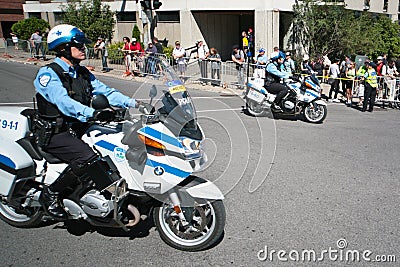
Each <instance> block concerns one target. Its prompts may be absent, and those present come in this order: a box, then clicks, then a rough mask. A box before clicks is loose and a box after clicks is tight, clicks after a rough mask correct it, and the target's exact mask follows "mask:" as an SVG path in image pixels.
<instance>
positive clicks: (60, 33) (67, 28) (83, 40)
mask: <svg viewBox="0 0 400 267" xmlns="http://www.w3.org/2000/svg"><path fill="white" fill-rule="evenodd" d="M71 43H76V44H89V43H91V41H90V39H88V38H87V37H86V35H85V33H84V32H83V31H81V30H80V29H78V28H77V27H75V26H72V25H68V24H61V25H57V26H55V27H54V28H52V29H51V30H50V32H49V34H48V37H47V44H48V48H49V50H53V51H56V52H59V51H57V50H58V49H57V47H59V46H60V45H62V44H71ZM67 48H68V45H67ZM67 50H69V51H70V49H67Z"/></svg>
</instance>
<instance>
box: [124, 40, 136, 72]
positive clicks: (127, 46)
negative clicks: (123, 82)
mask: <svg viewBox="0 0 400 267" xmlns="http://www.w3.org/2000/svg"><path fill="white" fill-rule="evenodd" d="M122 40H123V41H124V46H123V47H122V51H123V52H124V57H125V58H124V59H125V73H124V75H131V74H132V72H131V63H132V51H133V49H134V48H133V45H132V44H131V41H130V39H129V37H126V36H125V37H124V38H123V39H122Z"/></svg>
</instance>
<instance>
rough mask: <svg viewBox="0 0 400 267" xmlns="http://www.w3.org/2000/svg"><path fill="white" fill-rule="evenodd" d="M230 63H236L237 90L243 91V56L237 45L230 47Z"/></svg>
mask: <svg viewBox="0 0 400 267" xmlns="http://www.w3.org/2000/svg"><path fill="white" fill-rule="evenodd" d="M231 58H232V61H233V62H235V63H236V66H235V67H236V70H237V78H238V83H237V87H238V88H239V89H243V86H244V64H245V56H244V52H243V50H242V49H240V48H239V46H238V45H234V46H233V47H232V56H231Z"/></svg>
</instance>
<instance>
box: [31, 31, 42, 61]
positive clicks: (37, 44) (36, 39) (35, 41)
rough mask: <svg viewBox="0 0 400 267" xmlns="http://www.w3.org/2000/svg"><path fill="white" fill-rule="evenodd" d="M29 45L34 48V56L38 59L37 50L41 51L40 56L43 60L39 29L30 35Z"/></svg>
mask: <svg viewBox="0 0 400 267" xmlns="http://www.w3.org/2000/svg"><path fill="white" fill-rule="evenodd" d="M30 41H31V46H32V47H33V48H34V49H35V58H37V59H39V58H40V57H39V51H41V52H42V58H43V60H45V59H46V55H45V53H44V46H43V42H42V35H41V34H40V30H36V31H35V32H34V33H33V34H32V35H31V39H30Z"/></svg>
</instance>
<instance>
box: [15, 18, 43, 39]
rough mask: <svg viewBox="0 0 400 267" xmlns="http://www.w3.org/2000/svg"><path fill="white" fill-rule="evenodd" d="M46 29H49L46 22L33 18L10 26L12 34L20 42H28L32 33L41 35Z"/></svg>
mask: <svg viewBox="0 0 400 267" xmlns="http://www.w3.org/2000/svg"><path fill="white" fill-rule="evenodd" d="M48 29H50V24H49V23H48V22H47V21H45V20H43V19H38V18H35V17H33V18H29V19H24V20H20V21H18V22H17V23H14V24H13V25H12V26H11V30H12V31H13V33H15V34H16V35H17V36H18V38H19V39H21V40H29V39H30V38H31V35H32V33H34V32H35V31H36V30H39V31H40V32H41V33H43V32H46V30H48Z"/></svg>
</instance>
